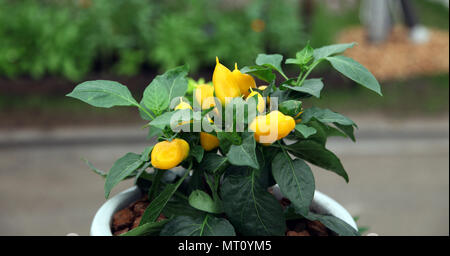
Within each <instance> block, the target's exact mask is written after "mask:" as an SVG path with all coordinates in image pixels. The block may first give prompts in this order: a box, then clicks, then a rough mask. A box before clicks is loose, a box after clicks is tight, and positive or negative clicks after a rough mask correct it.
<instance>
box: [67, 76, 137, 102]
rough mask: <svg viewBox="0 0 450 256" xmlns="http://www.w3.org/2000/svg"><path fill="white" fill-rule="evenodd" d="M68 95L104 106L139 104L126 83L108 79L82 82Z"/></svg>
mask: <svg viewBox="0 0 450 256" xmlns="http://www.w3.org/2000/svg"><path fill="white" fill-rule="evenodd" d="M67 96H69V97H72V98H75V99H79V100H81V101H84V102H86V103H88V104H90V105H92V106H95V107H102V108H110V107H114V106H138V105H139V104H138V103H137V102H136V100H135V99H134V98H133V96H131V93H130V91H129V90H128V88H127V87H126V86H125V85H122V84H120V83H118V82H113V81H106V80H95V81H87V82H84V83H81V84H79V85H77V86H76V87H75V89H73V91H72V92H71V93H69V94H67Z"/></svg>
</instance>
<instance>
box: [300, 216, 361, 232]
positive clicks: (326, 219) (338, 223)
mask: <svg viewBox="0 0 450 256" xmlns="http://www.w3.org/2000/svg"><path fill="white" fill-rule="evenodd" d="M305 218H307V219H308V220H312V221H315V220H318V221H320V222H321V223H322V224H323V225H325V226H326V227H327V228H329V229H330V230H332V231H334V232H335V233H337V234H338V235H340V236H359V233H358V231H357V230H356V229H354V228H353V227H352V226H350V225H349V224H348V223H347V222H345V221H343V220H341V219H339V218H337V217H335V216H331V215H321V214H316V213H312V212H309V213H308V215H306V216H305Z"/></svg>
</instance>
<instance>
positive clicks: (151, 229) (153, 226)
mask: <svg viewBox="0 0 450 256" xmlns="http://www.w3.org/2000/svg"><path fill="white" fill-rule="evenodd" d="M167 222H169V220H161V221H158V222H149V223H145V224H144V225H142V226H138V227H135V228H133V229H132V230H130V231H128V232H126V233H123V234H121V236H157V235H159V233H160V232H161V230H162V229H163V227H164V225H166V224H167Z"/></svg>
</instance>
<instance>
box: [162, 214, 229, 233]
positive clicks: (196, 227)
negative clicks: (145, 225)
mask: <svg viewBox="0 0 450 256" xmlns="http://www.w3.org/2000/svg"><path fill="white" fill-rule="evenodd" d="M160 235H161V236H235V235H236V233H235V231H234V228H233V226H231V224H230V222H228V221H227V220H226V219H223V218H216V217H214V216H211V215H205V216H198V217H189V216H178V217H176V218H174V219H172V220H171V221H170V222H169V223H167V224H166V225H165V226H164V228H163V230H162V231H161V233H160Z"/></svg>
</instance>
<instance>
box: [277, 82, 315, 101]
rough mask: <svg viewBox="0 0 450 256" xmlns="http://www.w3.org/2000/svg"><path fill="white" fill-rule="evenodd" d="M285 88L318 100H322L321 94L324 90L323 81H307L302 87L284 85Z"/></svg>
mask: <svg viewBox="0 0 450 256" xmlns="http://www.w3.org/2000/svg"><path fill="white" fill-rule="evenodd" d="M283 86H284V87H286V88H289V89H291V90H294V91H297V92H303V93H307V94H310V95H312V96H314V97H317V98H320V92H321V91H322V89H323V83H322V80H321V79H307V80H305V81H304V82H303V84H302V85H301V86H290V85H283Z"/></svg>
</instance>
